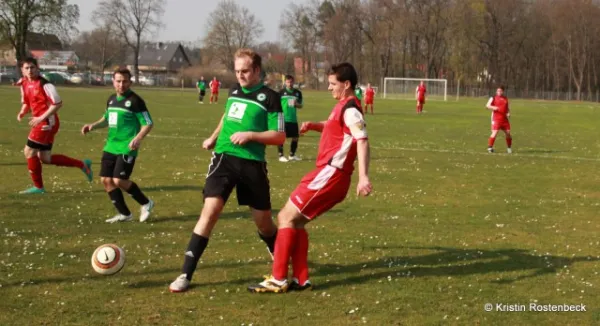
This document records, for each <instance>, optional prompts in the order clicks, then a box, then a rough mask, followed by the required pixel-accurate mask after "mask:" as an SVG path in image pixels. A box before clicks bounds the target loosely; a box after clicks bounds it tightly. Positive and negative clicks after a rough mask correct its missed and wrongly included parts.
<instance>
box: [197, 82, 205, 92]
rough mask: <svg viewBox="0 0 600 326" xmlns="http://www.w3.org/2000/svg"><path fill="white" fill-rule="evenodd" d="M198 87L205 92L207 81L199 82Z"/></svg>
mask: <svg viewBox="0 0 600 326" xmlns="http://www.w3.org/2000/svg"><path fill="white" fill-rule="evenodd" d="M196 87H198V89H199V90H201V91H205V90H206V81H204V80H199V81H198V82H197V83H196Z"/></svg>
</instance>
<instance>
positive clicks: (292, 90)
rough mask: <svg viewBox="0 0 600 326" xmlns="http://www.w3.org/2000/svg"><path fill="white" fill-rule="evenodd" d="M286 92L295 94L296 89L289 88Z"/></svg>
mask: <svg viewBox="0 0 600 326" xmlns="http://www.w3.org/2000/svg"><path fill="white" fill-rule="evenodd" d="M285 91H286V92H288V93H293V92H294V88H293V87H292V88H287V87H286V88H285Z"/></svg>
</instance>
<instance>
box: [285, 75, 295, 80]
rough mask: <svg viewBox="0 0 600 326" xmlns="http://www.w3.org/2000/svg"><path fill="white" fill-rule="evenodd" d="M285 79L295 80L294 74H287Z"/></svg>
mask: <svg viewBox="0 0 600 326" xmlns="http://www.w3.org/2000/svg"><path fill="white" fill-rule="evenodd" d="M285 80H294V76H292V75H285Z"/></svg>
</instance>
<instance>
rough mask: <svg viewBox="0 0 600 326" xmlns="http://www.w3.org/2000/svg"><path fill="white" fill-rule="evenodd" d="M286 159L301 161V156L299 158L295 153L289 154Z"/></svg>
mask: <svg viewBox="0 0 600 326" xmlns="http://www.w3.org/2000/svg"><path fill="white" fill-rule="evenodd" d="M288 160H289V161H302V159H301V158H299V157H298V156H296V155H290V156H289V157H288Z"/></svg>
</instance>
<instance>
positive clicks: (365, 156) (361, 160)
mask: <svg viewBox="0 0 600 326" xmlns="http://www.w3.org/2000/svg"><path fill="white" fill-rule="evenodd" d="M344 123H345V124H346V127H348V129H350V134H351V135H352V138H354V139H356V151H357V153H356V154H357V157H358V185H357V187H356V194H357V195H362V196H368V195H369V194H370V193H371V191H372V190H373V186H372V185H371V181H370V180H369V164H370V161H371V154H370V147H369V138H368V135H367V125H366V123H365V120H364V118H363V116H362V114H361V113H360V112H359V111H358V110H357V109H356V108H348V109H346V111H344Z"/></svg>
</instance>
